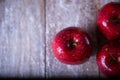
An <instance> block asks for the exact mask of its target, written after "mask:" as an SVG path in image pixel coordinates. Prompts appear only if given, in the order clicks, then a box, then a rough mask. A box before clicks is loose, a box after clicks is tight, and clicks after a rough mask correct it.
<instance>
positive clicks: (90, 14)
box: [46, 0, 99, 78]
mask: <svg viewBox="0 0 120 80" xmlns="http://www.w3.org/2000/svg"><path fill="white" fill-rule="evenodd" d="M94 1H95V0H46V77H47V78H52V77H57V78H60V77H69V78H70V77H71V78H78V77H80V78H91V77H92V78H93V77H94V78H98V77H99V70H98V67H97V64H96V53H97V47H98V41H97V34H96V33H97V28H96V14H97V11H98V10H97V8H96V4H95V3H94ZM69 26H76V27H80V28H82V29H83V30H85V31H86V32H87V33H88V34H89V35H90V37H91V38H92V39H93V41H94V46H96V47H94V52H93V55H92V56H91V57H90V59H89V61H87V62H85V63H84V64H80V65H66V64H63V63H61V62H59V61H58V60H57V59H56V58H55V57H54V55H53V52H52V48H51V41H52V39H53V37H54V36H55V34H56V33H57V32H59V31H60V30H62V29H63V28H65V27H69Z"/></svg>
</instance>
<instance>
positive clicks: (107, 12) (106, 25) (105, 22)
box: [97, 2, 120, 40]
mask: <svg viewBox="0 0 120 80" xmlns="http://www.w3.org/2000/svg"><path fill="white" fill-rule="evenodd" d="M97 24H98V27H99V29H100V31H101V32H102V33H103V34H104V35H105V37H106V38H107V39H108V40H113V39H117V38H120V2H119V3H118V2H110V3H108V4H106V5H105V6H103V7H102V8H101V9H100V12H99V14H98V17H97Z"/></svg>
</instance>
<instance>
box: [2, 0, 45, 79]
mask: <svg viewBox="0 0 120 80" xmlns="http://www.w3.org/2000/svg"><path fill="white" fill-rule="evenodd" d="M44 21H45V20H44V1H43V0H35V1H34V0H0V77H44V71H45V63H44V59H45V57H44V56H45V55H44V54H45V46H44V44H43V43H44V39H45V38H44V37H45V35H44V34H45V33H44V30H45V25H44Z"/></svg>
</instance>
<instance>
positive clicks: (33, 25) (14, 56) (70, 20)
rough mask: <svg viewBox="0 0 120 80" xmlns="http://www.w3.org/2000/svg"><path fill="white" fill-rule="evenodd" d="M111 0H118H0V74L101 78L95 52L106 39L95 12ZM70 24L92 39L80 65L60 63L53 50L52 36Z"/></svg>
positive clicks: (7, 75) (8, 75)
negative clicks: (92, 44) (88, 50)
mask: <svg viewBox="0 0 120 80" xmlns="http://www.w3.org/2000/svg"><path fill="white" fill-rule="evenodd" d="M111 1H115V2H116V1H120V0H0V77H39V78H45V77H46V78H54V77H57V78H60V77H68V78H86V77H87V78H93V77H94V78H104V77H105V76H104V75H103V74H102V73H101V72H100V71H99V68H98V66H97V64H96V54H97V51H98V49H99V47H100V46H101V45H103V44H104V42H105V41H106V40H105V39H104V37H102V34H101V33H100V32H99V31H98V29H97V25H96V16H97V13H98V11H99V9H100V8H101V7H102V6H103V5H105V4H106V3H108V2H111ZM69 26H76V27H80V28H81V29H83V30H85V31H86V32H87V33H88V34H89V35H90V37H91V38H92V40H93V42H94V51H93V54H92V56H91V57H90V59H89V60H88V61H87V62H85V63H83V64H80V65H67V64H63V63H61V62H59V61H58V60H57V59H56V58H55V57H54V55H53V52H52V47H51V42H52V39H53V37H54V36H55V34H56V33H57V32H59V31H60V30H62V29H63V28H66V27H69Z"/></svg>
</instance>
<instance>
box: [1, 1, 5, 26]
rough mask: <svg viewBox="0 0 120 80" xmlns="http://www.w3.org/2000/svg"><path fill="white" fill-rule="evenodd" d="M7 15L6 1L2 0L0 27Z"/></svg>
mask: <svg viewBox="0 0 120 80" xmlns="http://www.w3.org/2000/svg"><path fill="white" fill-rule="evenodd" d="M4 15H5V0H0V26H1V23H2V21H3V20H4Z"/></svg>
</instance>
